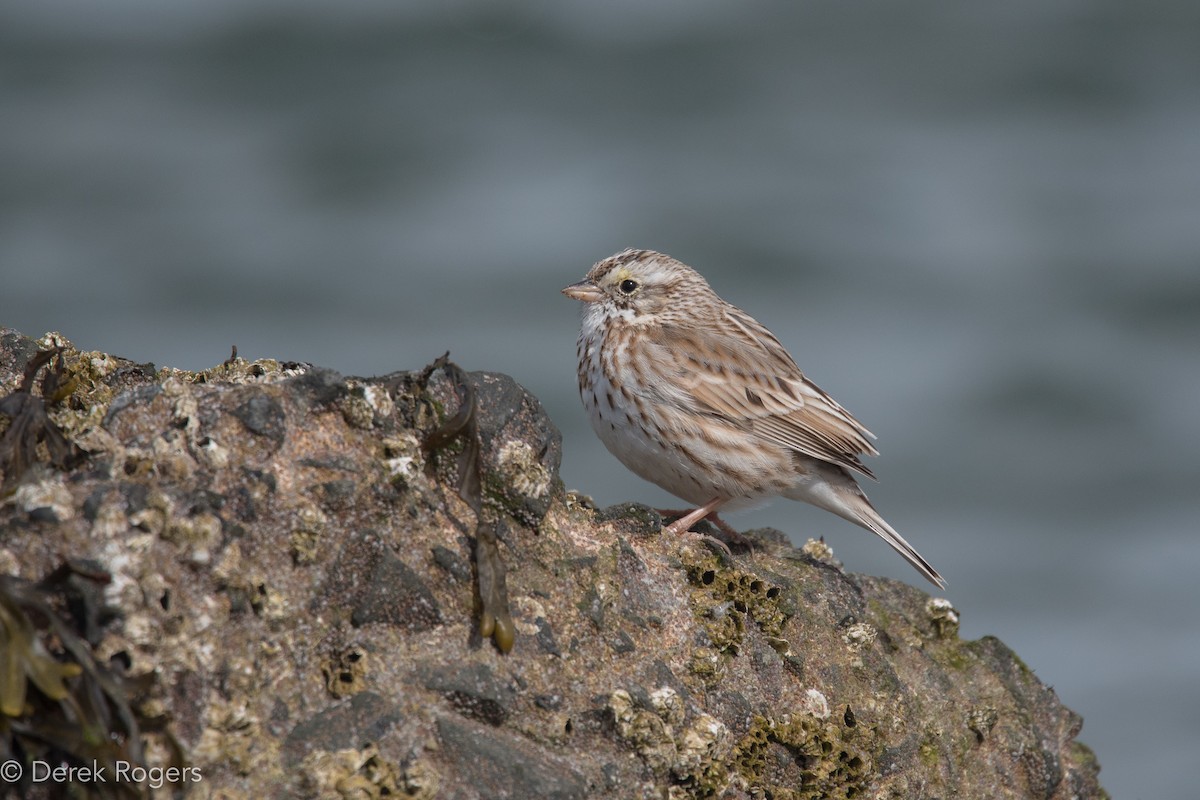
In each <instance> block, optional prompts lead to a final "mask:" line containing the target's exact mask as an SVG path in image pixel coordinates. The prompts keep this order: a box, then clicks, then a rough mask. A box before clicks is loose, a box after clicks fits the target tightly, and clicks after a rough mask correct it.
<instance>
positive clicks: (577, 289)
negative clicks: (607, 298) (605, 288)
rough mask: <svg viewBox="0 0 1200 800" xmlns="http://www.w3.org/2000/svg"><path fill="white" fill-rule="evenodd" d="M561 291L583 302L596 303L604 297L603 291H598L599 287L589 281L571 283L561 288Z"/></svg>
mask: <svg viewBox="0 0 1200 800" xmlns="http://www.w3.org/2000/svg"><path fill="white" fill-rule="evenodd" d="M562 293H563V294H565V295H566V296H567V297H570V298H571V299H572V300H582V301H583V302H585V303H596V302H599V301H600V299H601V298H603V297H604V292H602V291H600V287H599V286H597V285H596V284H594V283H592V282H591V281H580V282H579V283H572V284H571V285H570V286H568V287H567V288H565V289H563V290H562Z"/></svg>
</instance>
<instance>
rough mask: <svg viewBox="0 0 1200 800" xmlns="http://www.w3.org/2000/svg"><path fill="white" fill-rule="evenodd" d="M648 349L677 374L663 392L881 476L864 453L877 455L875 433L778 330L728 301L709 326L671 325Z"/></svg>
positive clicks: (668, 372) (662, 368)
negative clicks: (816, 377)
mask: <svg viewBox="0 0 1200 800" xmlns="http://www.w3.org/2000/svg"><path fill="white" fill-rule="evenodd" d="M647 355H648V356H649V357H650V358H651V359H652V360H653V361H654V362H656V363H655V370H656V373H655V374H659V375H664V376H670V377H669V379H668V383H666V384H665V385H661V386H659V387H657V392H656V394H657V395H658V399H660V400H666V401H668V402H672V403H674V404H676V405H678V406H679V407H681V408H686V409H689V410H691V411H695V412H698V413H703V414H711V415H715V416H719V417H721V418H723V419H725V420H728V421H729V422H731V423H733V424H735V425H738V426H739V427H742V428H744V429H746V430H749V431H752V432H753V433H755V434H756V435H758V436H761V437H762V438H763V439H765V440H767V441H770V442H773V443H775V444H778V445H782V446H784V447H790V448H792V449H794V450H796V451H798V452H801V453H804V454H805V455H809V456H812V457H814V458H819V459H821V460H822V461H828V462H831V463H834V464H838V465H840V466H843V467H846V468H847V469H853V470H857V471H858V472H861V473H862V474H864V475H866V476H868V477H871V478H874V477H875V476H874V475H873V474H872V473H871V470H870V469H868V468H867V467H866V466H865V465H864V464H863V463H862V461H860V460H859V456H860V455H861V454H863V453H866V454H869V455H876V454H877V453H878V451H877V450H876V449H875V447H874V446H873V445H872V444H871V442H870V439H871V438H874V435H873V434H872V433H871V432H870V431H868V430H867V429H866V428H865V427H863V425H862V423H860V422H859V421H858V420H856V419H855V418H854V417H853V416H851V414H850V412H848V411H846V410H845V409H844V408H842V407H841V406H840V405H838V403H837V402H836V401H835V400H834V399H833V398H832V397H830V396H829V395H827V394H826V393H825V392H823V391H822V390H821V389H820V388H819V387H818V386H817V385H816V384H814V383H813V382H812V381H810V380H809V379H808V378H806V377H804V373H802V372H801V371H800V368H799V367H797V366H796V362H795V361H793V360H792V357H791V356H790V355H788V353H787V351H786V350H784V348H783V345H781V344H780V343H779V340H778V339H776V338H775V336H774V335H773V334H772V333H771V332H770V331H768V330H767V329H766V328H764V327H763V326H762V325H761V324H759V323H758V322H757V321H756V320H754V319H753V318H752V317H750V316H749V315H748V314H746V313H745V312H743V311H741V310H740V309H737V308H734V307H732V306H727V307H726V310H725V314H724V318H723V319H719V320H718V322H717V323H716V324H714V325H711V326H708V327H701V326H692V325H686V326H685V325H670V324H668V325H663V326H660V327H658V328H656V329H655V330H654V332H653V333H652V334H651V336H650V337H649V342H648V344H647Z"/></svg>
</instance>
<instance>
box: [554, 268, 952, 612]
mask: <svg viewBox="0 0 1200 800" xmlns="http://www.w3.org/2000/svg"><path fill="white" fill-rule="evenodd" d="M562 293H563V294H565V295H566V296H567V297H570V298H572V299H574V300H579V301H582V303H583V313H582V323H581V325H580V330H579V339H578V342H577V345H576V355H577V358H578V377H579V394H580V397H581V399H582V400H583V406H584V409H585V410H586V412H587V415H588V418H589V420H590V422H591V425H592V428H593V430H595V432H596V435H597V436H599V438H600V440H601V441H602V442H603V443H604V445H605V447H607V448H608V450H609V451H610V452H611V453H612V454H613V455H614V456H616V457H617V459H618V460H619V461H620V462H621V463H622V464H624V465H625V466H626V467H627V468H629V469H630V470H631V471H633V472H634V473H635V474H637V475H638V476H640V477H642V478H644V479H645V480H648V481H650V482H651V483H654V484H657V485H658V486H660V487H661V488H663V489H665V490H666V491H668V492H670V493H671V494H673V495H675V496H676V497H679V498H681V499H683V500H684V501H686V502H687V503H689V504H691V505H693V506H695V510H693V511H691V512H690V513H687V514H685V515H684V516H682V517H681V518H679V519H677V520H675V521H674V522H672V523H671V524H670V525H668V526H666V527H665V528H664V529H663V530H664V532H665V533H668V534H681V533H684V532H686V531H689V530H690V529H691V527H692V526H693V525H694V524H696V523H698V522H699V521H700V520H702V519H705V518H708V519H710V520H712V521H713V522H715V523H717V524H718V525H720V526H723V522H722V521H721V520H720V518H719V517H718V516H717V512H718V511H719V510H735V509H737V508H746V507H750V506H755V505H758V504H760V503H762V502H764V501H766V500H768V499H770V498H773V497H780V496H782V497H785V498H788V499H790V500H799V501H802V502H806V503H810V504H811V505H814V506H817V507H818V508H822V509H824V510H826V511H829V512H832V513H834V514H836V515H838V516H839V517H842V518H843V519H846V520H849V521H850V522H853V523H854V524H856V525H859V526H861V527H863V528H865V529H867V530H869V531H871V532H872V533H874V534H876V535H877V536H879V537H880V538H881V539H883V540H884V541H885V542H887V543H888V544H889V545H891V546H892V547H893V548H894V549H895V550H896V552H897V553H899V554H900V555H901V556H902V557H903V558H904V559H905V560H906V561H908V563H909V564H911V565H912V566H913V567H914V568H915V569H916V570H917V571H918V572H920V573H921V575H923V576H924V577H925V578H926V579H927V580H928V581H930V582H931V583H933V584H934V585H936V586H938V587H939V588H945V585H946V584H945V580H944V579H943V578H942V576H941V575H940V574H939V573H938V571H937V570H936V569H934V568H933V567H932V566H931V565H930V564H929V562H928V561H926V560H925V559H924V558H923V557H922V556H921V554H920V553H918V552H917V551H916V550H915V549H914V548H913V547H912V545H910V544H909V543H908V542H907V541H905V540H904V538H903V537H902V536H901V535H900V534H899V533H897V532H896V530H895V529H894V528H892V526H891V525H889V524H888V523H887V522H886V521H885V520H884V518H883V517H882V516H881V515H880V514H879V512H878V511H876V510H875V507H874V506H873V505H872V504H871V501H870V500H868V499H867V496H866V494H865V493H864V492H863V491H862V488H861V487H860V486H859V485H858V482H857V481H856V480H855V475H856V474H858V475H861V476H865V477H868V478H871V479H874V478H875V476H874V474H873V473H872V472H871V470H870V468H869V467H867V466H866V465H865V464H864V463H863V462H862V458H861V457H862V456H863V455H870V456H875V455H878V451H877V450H876V449H875V446H874V445H873V444H872V443H871V440H872V439H874V438H875V436H874V434H872V433H871V432H870V431H869V430H867V428H866V427H864V426H863V424H862V423H860V422H859V421H858V420H857V419H855V418H854V416H853V415H851V414H850V412H848V411H847V410H846V409H844V408H842V406H841V405H839V404H838V403H837V401H835V400H834V399H833V398H832V397H830V396H829V395H828V394H827V393H826V392H824V391H822V390H821V389H820V388H819V387H818V386H817V385H816V384H815V383H813V382H812V381H811V380H809V379H808V378H807V377H806V376H805V375H804V373H803V372H801V370H800V368H799V367H798V366H797V365H796V362H795V360H794V359H793V358H792V356H791V355H790V354H789V353H788V351H787V350H786V349H785V348H784V346H783V345H782V344H781V343H780V342H779V339H777V338H776V337H775V335H774V334H773V333H771V331H769V330H768V329H767V328H766V327H765V326H764V325H762V324H761V323H760V322H758V321H757V320H756V319H754V318H753V317H751V316H750V315H749V314H747V313H746V312H745V311H742V310H741V309H740V308H738V307H737V306H734V305H732V304H730V303H728V302H726V301H725V300H723V299H721V297H720V296H718V295H717V293H716V292H715V291H713V289H712V287H710V286H709V284H708V282H707V281H706V280H705V279H704V278H703V277H702V276H701V275H700V273H698V272H696V271H695V270H694V269H692V268H691V267H689V266H687V265H686V264H684V263H682V262H680V261H678V260H676V259H674V258H672V257H670V256H668V255H664V254H663V253H659V252H656V251H654V250H640V249H632V248H631V249H626V250H623V251H621V252H619V253H617V254H615V255H612V256H609V257H608V258H605V259H603V260H602V261H599V262H597V263H596V264H595V265H594V266H593V267H592V268H591V269H590V270H589V271H588V273H587V275H586V277H585V278H584V279H583V280H582V281H579V282H578V283H573V284H571V285H570V286H567V287H565V288H564V289H563V290H562Z"/></svg>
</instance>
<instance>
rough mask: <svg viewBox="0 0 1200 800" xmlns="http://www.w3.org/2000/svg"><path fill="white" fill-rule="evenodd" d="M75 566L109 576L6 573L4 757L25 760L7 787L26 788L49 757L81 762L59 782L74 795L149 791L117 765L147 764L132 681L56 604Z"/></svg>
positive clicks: (1, 640) (1, 619)
mask: <svg viewBox="0 0 1200 800" xmlns="http://www.w3.org/2000/svg"><path fill="white" fill-rule="evenodd" d="M68 573H70V574H74V575H79V576H82V577H83V578H84V579H89V578H92V579H98V580H101V581H103V580H107V578H108V576H107V574H96V573H95V572H94V571H92V570H90V569H87V568H86V567H85V568H84V569H83V570H79V569H76V567H75V566H73V565H70V564H68V565H66V566H65V567H63V568H60V570H57V571H56V572H55V573H54V574H53V575H52V576H51V577H50V578H48V579H47V580H46V581H43V582H42V583H41V584H34V583H31V582H29V581H25V580H22V579H20V578H16V577H13V576H11V575H0V761H5V762H12V763H14V764H17V765H19V769H18V771H17V773H16V774H17V775H18V776H19V777H18V780H17V781H15V782H12V783H9V784H7V787H6V788H7V789H8V790H9V791H16V792H17V793H18V795H20V796H23V795H24V794H26V793H27V792H28V791H29V790H30V789H31V786H30V785H29V781H30V780H31V777H32V774H31V769H32V767H33V765H34V762H42V763H43V764H50V765H55V764H61V765H65V766H67V767H68V768H75V770H76V771H74V772H73V773H71V775H72V777H71V778H70V779H68V781H67V786H60V788H63V789H64V790H67V791H68V792H69V793H70V794H73V795H75V796H82V797H96V798H137V797H143V796H145V791H144V787H140V786H138V785H137V784H135V783H132V782H131V781H129V780H121V779H120V778H121V775H122V774H127V773H128V770H126V773H120V772H118V770H117V765H118V764H124V765H128V766H129V767H143V768H144V766H145V758H144V754H143V751H142V739H141V730H140V728H139V724H138V720H137V717H136V716H135V714H134V712H133V710H132V708H131V707H130V702H129V699H128V697H127V693H126V687H125V686H123V685H122V682H121V680H120V678H118V677H117V675H115V674H114V673H113V672H111V671H110V670H109V669H108V668H107V667H105V666H103V665H101V664H98V663H96V661H95V659H94V658H93V657H92V649H91V647H90V646H89V645H88V643H87V642H86V641H84V640H83V639H82V638H81V637H80V636H79V635H78V634H77V633H76V631H75V630H74V629H73V626H72V625H71V623H69V622H68V621H67V620H65V619H64V618H63V617H62V616H60V614H59V613H58V611H56V610H55V607H54V604H53V603H52V598H53V596H52V594H51V588H52V587H54V586H56V585H60V584H61V582H62V581H63V579H64V577H65V576H66V575H67V574H68ZM88 775H91V776H92V779H89V778H88V777H87V776H88ZM68 787H69V788H68Z"/></svg>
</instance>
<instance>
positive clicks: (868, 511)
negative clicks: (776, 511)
mask: <svg viewBox="0 0 1200 800" xmlns="http://www.w3.org/2000/svg"><path fill="white" fill-rule="evenodd" d="M821 466H822V467H824V469H821V470H820V471H819V472H820V474H819V475H813V474H811V473H810V474H809V475H808V476H806V477H807V479H806V480H804V481H803V482H802V483H800V484H799V485H797V486H796V487H795V488H793V489H792V490H791V491H790V492H788V493H787V494H786V495H785V497H788V498H791V499H792V500H802V501H804V502H805V503H811V504H812V505H814V506H817V507H818V508H823V509H825V510H826V511H831V512H833V513H834V514H837V515H838V516H839V517H841V518H842V519H845V520H849V521H850V522H853V523H854V524H855V525H859V526H861V527H863V528H866V529H867V530H869V531H871V532H872V533H874V534H875V535H876V536H878V537H879V538H880V539H883V540H884V541H885V542H887V543H888V544H890V545H891V546H892V549H893V550H895V551H896V552H897V553H899V554H900V555H901V556H903V557H904V560H905V561H907V562H908V563H909V564H912V565H913V567H914V568H915V569H916V570H917V572H919V573H921V574H922V575H924V576H925V579H926V580H928V581H929V582H930V583H932V584H934V585H935V586H937V587H938V588H939V589H945V588H946V580H945V579H944V578H943V577H942V576H941V575H940V574H939V573H938V571H937V570H936V569H934V568H933V567H932V566H931V565H930V564H929V562H928V561H926V560H925V559H924V557H922V556H921V554H920V553H918V552H917V551H916V549H915V548H913V546H912V545H911V544H909V543H908V542H906V541H904V537H903V536H901V535H900V534H898V533H896V531H895V529H894V528H893V527H892V526H891V525H888V524H887V521H886V520H884V518H883V517H881V516H880V515H879V512H878V511H876V510H875V506H873V505H871V501H870V500H868V499H867V496H866V495H865V494H864V493H863V490H862V489H860V488H859V486H858V484H857V483H855V481H854V478H853V477H851V475H850V473H848V472H846V470H844V469H842V468H841V467H839V466H836V465H833V464H822V465H821Z"/></svg>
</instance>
